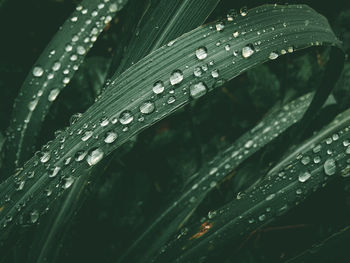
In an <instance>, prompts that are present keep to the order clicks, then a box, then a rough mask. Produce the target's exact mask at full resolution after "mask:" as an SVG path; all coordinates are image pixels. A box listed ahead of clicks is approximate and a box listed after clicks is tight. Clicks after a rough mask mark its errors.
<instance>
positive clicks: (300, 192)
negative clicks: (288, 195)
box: [295, 188, 303, 195]
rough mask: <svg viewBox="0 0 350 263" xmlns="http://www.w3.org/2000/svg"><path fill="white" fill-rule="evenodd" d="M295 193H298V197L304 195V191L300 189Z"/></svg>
mask: <svg viewBox="0 0 350 263" xmlns="http://www.w3.org/2000/svg"><path fill="white" fill-rule="evenodd" d="M295 193H296V194H297V195H301V194H302V193H303V191H302V190H301V189H300V188H299V189H297V190H296V191H295Z"/></svg>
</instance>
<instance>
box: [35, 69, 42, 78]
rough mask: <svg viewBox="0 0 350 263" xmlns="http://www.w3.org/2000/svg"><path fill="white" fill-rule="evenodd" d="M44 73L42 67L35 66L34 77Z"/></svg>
mask: <svg viewBox="0 0 350 263" xmlns="http://www.w3.org/2000/svg"><path fill="white" fill-rule="evenodd" d="M43 73H44V70H43V68H42V67H34V68H33V76H34V77H37V78H38V77H41V76H42V75H43Z"/></svg>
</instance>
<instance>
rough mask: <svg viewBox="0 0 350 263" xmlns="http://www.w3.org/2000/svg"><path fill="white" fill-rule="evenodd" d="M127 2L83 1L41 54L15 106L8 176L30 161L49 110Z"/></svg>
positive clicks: (11, 124)
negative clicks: (99, 37) (114, 16)
mask: <svg viewBox="0 0 350 263" xmlns="http://www.w3.org/2000/svg"><path fill="white" fill-rule="evenodd" d="M126 2H127V0H122V1H117V0H114V1H110V2H109V1H108V3H100V2H99V1H94V0H84V1H82V2H81V4H79V5H78V6H77V7H76V10H75V11H74V12H73V13H72V15H71V16H70V17H69V18H68V19H67V21H66V22H65V23H64V24H63V25H62V26H61V27H60V29H59V31H58V32H57V33H56V35H55V36H54V37H53V39H52V40H51V41H50V43H49V44H48V45H47V46H46V48H45V50H44V51H43V52H42V53H41V55H40V57H39V58H38V59H37V61H36V62H35V64H34V66H33V67H32V69H31V70H30V72H29V73H28V75H27V77H26V79H25V81H24V83H23V85H22V87H21V89H20V91H19V94H18V97H17V98H16V101H15V104H14V108H13V113H12V118H11V123H10V126H9V128H8V131H7V138H8V141H7V143H6V154H5V158H6V159H5V164H6V166H7V167H5V169H6V171H7V172H8V173H10V172H13V170H14V168H16V167H20V166H22V165H23V163H24V162H25V161H26V160H28V159H29V158H30V157H31V155H32V154H33V152H34V146H35V141H36V139H37V137H38V134H39V131H40V128H41V123H42V122H43V120H44V118H45V116H46V114H47V113H48V111H49V108H50V106H51V105H52V103H53V102H54V101H55V99H56V98H57V96H58V95H59V93H60V92H61V90H62V89H63V88H64V87H65V86H66V85H67V84H68V83H69V81H70V79H71V78H72V76H73V75H74V73H75V71H76V70H78V68H79V65H80V64H81V63H82V61H83V59H84V57H85V55H86V53H87V52H88V50H89V49H90V48H91V47H92V46H93V44H94V42H95V41H96V39H97V37H98V35H99V34H100V33H101V32H102V30H103V28H104V27H105V25H106V24H107V23H109V22H110V21H111V20H112V17H113V15H114V14H115V13H116V12H117V11H118V10H120V9H121V8H122V7H123V6H124V5H125V3H126Z"/></svg>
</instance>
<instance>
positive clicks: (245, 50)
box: [242, 44, 254, 58]
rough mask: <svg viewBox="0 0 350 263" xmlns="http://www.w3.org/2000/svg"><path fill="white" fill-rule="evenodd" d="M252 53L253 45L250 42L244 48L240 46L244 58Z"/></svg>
mask: <svg viewBox="0 0 350 263" xmlns="http://www.w3.org/2000/svg"><path fill="white" fill-rule="evenodd" d="M253 54H254V46H253V45H252V44H248V45H246V46H245V47H244V48H242V56H243V57H244V58H249V57H250V56H251V55H253Z"/></svg>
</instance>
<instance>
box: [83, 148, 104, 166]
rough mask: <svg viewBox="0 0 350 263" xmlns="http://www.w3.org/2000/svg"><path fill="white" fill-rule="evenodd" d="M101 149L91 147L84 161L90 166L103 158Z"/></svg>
mask: <svg viewBox="0 0 350 263" xmlns="http://www.w3.org/2000/svg"><path fill="white" fill-rule="evenodd" d="M103 155H104V153H103V151H102V150H101V149H100V148H94V149H92V150H91V151H90V152H89V154H88V156H87V157H86V161H87V163H88V164H89V165H90V166H93V165H96V164H97V163H98V162H99V161H101V160H102V158H103Z"/></svg>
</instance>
